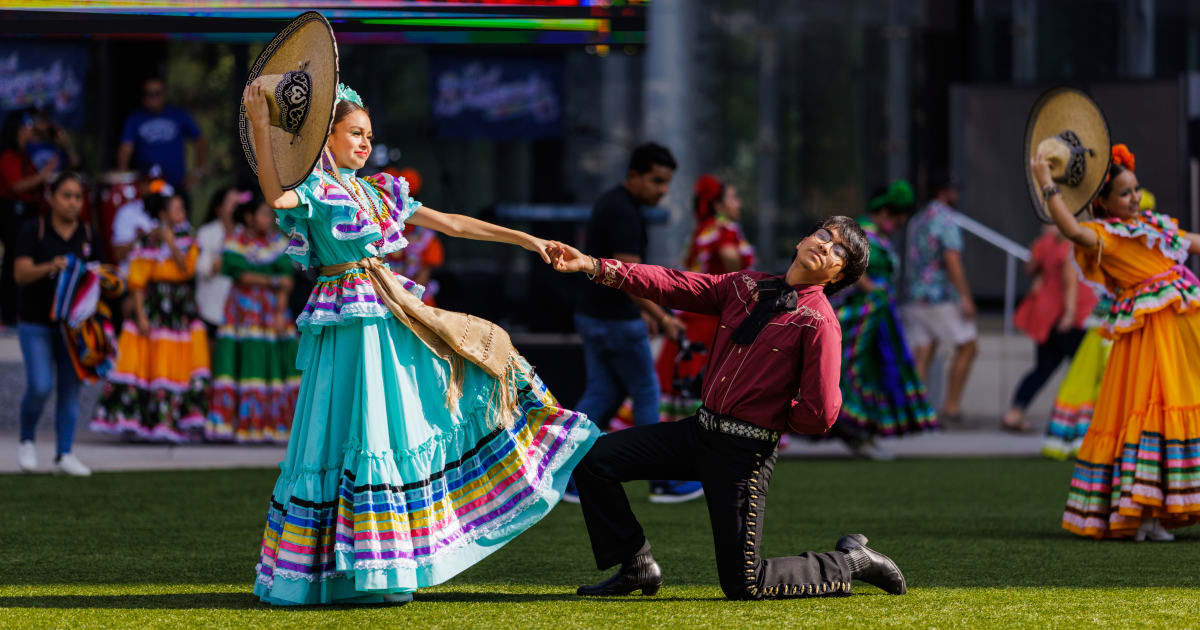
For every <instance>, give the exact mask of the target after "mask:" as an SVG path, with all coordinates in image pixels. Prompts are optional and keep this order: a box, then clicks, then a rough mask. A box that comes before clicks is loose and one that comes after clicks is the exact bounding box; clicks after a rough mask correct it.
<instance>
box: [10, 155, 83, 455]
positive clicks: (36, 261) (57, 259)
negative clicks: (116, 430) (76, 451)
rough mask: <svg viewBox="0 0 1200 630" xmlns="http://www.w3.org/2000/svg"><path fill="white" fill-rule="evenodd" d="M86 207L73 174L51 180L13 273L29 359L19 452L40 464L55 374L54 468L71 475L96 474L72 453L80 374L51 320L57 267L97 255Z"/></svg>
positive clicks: (23, 236)
mask: <svg viewBox="0 0 1200 630" xmlns="http://www.w3.org/2000/svg"><path fill="white" fill-rule="evenodd" d="M82 210H83V182H82V180H81V179H80V178H79V176H78V175H76V174H74V173H63V174H61V175H59V176H58V177H57V178H56V179H55V180H54V181H53V182H52V183H51V184H50V214H49V216H46V217H41V218H38V219H36V220H33V221H28V222H26V223H25V225H23V226H22V227H21V232H20V238H18V239H17V242H16V244H15V245H16V251H15V252H14V259H15V261H14V264H13V275H14V277H15V279H16V282H17V285H18V287H20V291H19V294H18V304H19V306H18V309H17V312H18V316H19V320H20V321H19V323H18V324H17V336H18V338H19V339H20V342H21V355H22V356H23V357H24V359H25V395H24V396H23V397H22V398H21V442H20V445H19V446H18V447H17V456H18V460H19V462H20V465H21V469H22V470H25V471H32V470H34V469H35V468H37V451H36V450H35V449H34V446H33V439H34V433H35V431H34V429H35V428H36V426H37V421H38V417H39V416H41V415H42V407H43V406H45V404H46V399H47V398H49V397H50V385H51V383H52V382H53V380H54V379H55V374H57V379H58V401H57V403H56V405H55V429H56V432H57V435H58V448H57V451H56V455H57V456H56V457H55V463H56V468H57V470H58V472H62V473H66V474H69V475H76V476H87V475H90V474H92V473H91V471H90V470H88V468H87V466H84V465H83V464H82V463H81V462H80V461H79V459H78V458H76V457H75V455H73V454H72V453H71V445H72V443H73V442H74V440H75V421H76V420H77V419H78V417H79V377H78V376H77V375H76V374H75V367H74V365H73V364H72V363H71V357H70V355H68V354H67V348H66V345H65V342H64V340H63V334H62V331H61V330H60V329H59V327H58V326H57V325H56V324H54V323H53V322H51V320H50V309H51V305H52V303H53V301H54V290H55V286H56V284H57V282H58V272H59V271H62V270H63V269H64V268H65V267H66V266H67V254H74V255H75V256H77V257H78V258H81V259H83V260H90V259H92V258H93V253H94V251H95V247H94V245H93V244H92V242H91V234H90V232H89V230H88V229H87V227H86V226H84V225H83V224H82V223H80V221H79V213H80V211H82Z"/></svg>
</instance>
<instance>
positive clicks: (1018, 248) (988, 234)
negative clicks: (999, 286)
mask: <svg viewBox="0 0 1200 630" xmlns="http://www.w3.org/2000/svg"><path fill="white" fill-rule="evenodd" d="M954 221H955V223H958V227H960V228H962V229H964V230H966V231H968V232H970V233H972V234H974V235H975V236H978V237H979V238H981V239H983V240H985V241H987V242H988V243H989V244H990V245H993V246H995V247H998V248H1000V249H1001V250H1003V251H1004V334H1005V336H1008V335H1011V334H1012V325H1013V310H1014V309H1015V308H1016V301H1017V259H1018V258H1019V259H1021V260H1022V261H1027V260H1029V249H1027V248H1026V247H1024V246H1022V245H1021V244H1020V243H1018V242H1016V241H1014V240H1012V239H1011V238H1008V237H1007V236H1005V235H1003V234H1001V233H999V232H997V231H996V230H993V229H992V228H990V227H988V226H986V225H984V224H982V223H980V222H978V221H976V220H975V219H972V218H971V217H968V216H966V215H965V214H963V213H961V212H955V213H954Z"/></svg>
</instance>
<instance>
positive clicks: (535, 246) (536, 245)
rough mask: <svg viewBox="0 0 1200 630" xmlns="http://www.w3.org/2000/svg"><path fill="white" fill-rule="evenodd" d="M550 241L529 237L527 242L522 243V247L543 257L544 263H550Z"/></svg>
mask: <svg viewBox="0 0 1200 630" xmlns="http://www.w3.org/2000/svg"><path fill="white" fill-rule="evenodd" d="M550 246H551V245H550V241H547V240H546V239H543V238H538V237H536V236H529V238H528V240H527V242H524V243H521V247H524V248H525V249H527V250H529V251H531V252H534V253H535V254H537V255H539V256H541V257H542V262H544V263H546V264H551V263H550Z"/></svg>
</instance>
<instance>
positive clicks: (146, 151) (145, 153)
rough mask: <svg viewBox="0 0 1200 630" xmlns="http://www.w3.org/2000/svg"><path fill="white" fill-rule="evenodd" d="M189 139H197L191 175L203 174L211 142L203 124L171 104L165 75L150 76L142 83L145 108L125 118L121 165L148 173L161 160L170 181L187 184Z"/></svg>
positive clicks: (161, 165) (119, 154)
mask: <svg viewBox="0 0 1200 630" xmlns="http://www.w3.org/2000/svg"><path fill="white" fill-rule="evenodd" d="M186 140H191V141H193V142H195V143H196V146H195V150H196V163H195V171H194V172H193V173H192V174H191V175H192V176H193V177H197V176H200V175H201V174H203V171H204V165H205V159H206V158H207V154H208V143H207V142H206V141H205V139H204V137H203V136H202V135H201V134H200V128H199V127H197V126H196V121H194V120H192V117H191V116H190V115H188V113H187V112H186V111H184V110H182V109H180V108H178V107H174V106H172V105H168V104H167V86H166V84H165V83H164V82H163V80H162V79H161V78H159V77H151V78H149V79H146V82H145V83H144V84H143V85H142V109H139V110H138V111H136V112H134V113H133V114H131V115H130V116H129V118H128V119H126V120H125V129H124V130H123V131H122V132H121V148H120V149H119V151H118V152H117V168H118V169H120V170H122V171H128V170H129V169H130V167H132V168H134V169H136V170H138V171H141V172H143V173H145V172H148V171H149V170H150V168H151V167H153V166H154V165H156V164H157V165H158V167H159V168H161V169H162V174H163V178H164V179H166V180H167V182H168V183H169V184H171V185H172V186H174V187H175V188H184V187H186V184H187V183H188V181H187V179H188V178H187V175H188V173H187V168H186V165H185V161H184V142H185V141H186Z"/></svg>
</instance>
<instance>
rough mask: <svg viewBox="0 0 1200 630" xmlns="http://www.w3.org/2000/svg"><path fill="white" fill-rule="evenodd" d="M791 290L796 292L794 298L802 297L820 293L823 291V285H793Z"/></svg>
mask: <svg viewBox="0 0 1200 630" xmlns="http://www.w3.org/2000/svg"><path fill="white" fill-rule="evenodd" d="M792 288H793V289H795V290H796V297H804V296H805V295H808V294H810V293H821V292H823V291H824V290H825V285H823V284H793V285H792Z"/></svg>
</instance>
